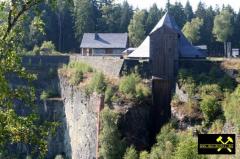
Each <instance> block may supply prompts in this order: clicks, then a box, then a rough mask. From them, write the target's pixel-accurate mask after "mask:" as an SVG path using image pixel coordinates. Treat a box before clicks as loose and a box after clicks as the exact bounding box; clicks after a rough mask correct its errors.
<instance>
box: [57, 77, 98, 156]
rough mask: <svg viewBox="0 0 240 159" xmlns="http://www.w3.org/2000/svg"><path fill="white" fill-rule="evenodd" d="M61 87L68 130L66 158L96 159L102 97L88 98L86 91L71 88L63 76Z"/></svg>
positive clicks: (65, 144)
mask: <svg viewBox="0 0 240 159" xmlns="http://www.w3.org/2000/svg"><path fill="white" fill-rule="evenodd" d="M60 87H61V96H62V98H63V103H64V112H65V115H66V130H65V135H64V138H63V140H64V146H65V153H66V157H67V158H72V159H93V158H96V151H97V149H96V147H97V124H98V121H97V115H98V110H99V106H100V101H101V100H100V97H99V96H98V95H91V97H88V96H86V94H85V92H84V90H82V89H79V88H76V87H73V86H70V85H69V84H68V82H67V79H66V78H64V77H61V76H60Z"/></svg>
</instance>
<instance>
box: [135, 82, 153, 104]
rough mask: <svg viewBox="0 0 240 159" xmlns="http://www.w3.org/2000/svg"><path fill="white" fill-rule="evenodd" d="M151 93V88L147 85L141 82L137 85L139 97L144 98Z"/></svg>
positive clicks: (137, 95)
mask: <svg viewBox="0 0 240 159" xmlns="http://www.w3.org/2000/svg"><path fill="white" fill-rule="evenodd" d="M150 94H151V92H150V89H149V88H148V87H146V86H145V85H144V84H142V83H139V84H137V85H136V97H137V99H140V100H141V99H143V98H144V97H148V96H149V95H150Z"/></svg>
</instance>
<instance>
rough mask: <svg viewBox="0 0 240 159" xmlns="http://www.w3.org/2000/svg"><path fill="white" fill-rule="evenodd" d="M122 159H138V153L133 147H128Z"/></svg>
mask: <svg viewBox="0 0 240 159" xmlns="http://www.w3.org/2000/svg"><path fill="white" fill-rule="evenodd" d="M123 158H124V159H138V152H137V150H136V149H135V148H134V146H130V147H129V148H127V150H126V152H125V154H124V157H123Z"/></svg>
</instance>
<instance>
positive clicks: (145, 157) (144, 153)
mask: <svg viewBox="0 0 240 159" xmlns="http://www.w3.org/2000/svg"><path fill="white" fill-rule="evenodd" d="M139 159H149V153H148V152H147V151H142V152H140V155H139Z"/></svg>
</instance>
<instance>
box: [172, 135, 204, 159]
mask: <svg viewBox="0 0 240 159" xmlns="http://www.w3.org/2000/svg"><path fill="white" fill-rule="evenodd" d="M197 147H198V145H197V141H196V140H195V139H194V138H193V137H191V136H190V135H184V136H183V137H181V140H180V142H179V144H178V145H177V148H176V152H175V154H174V157H173V158H174V159H206V157H205V156H202V155H199V154H198V152H197V151H198V150H197Z"/></svg>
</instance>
